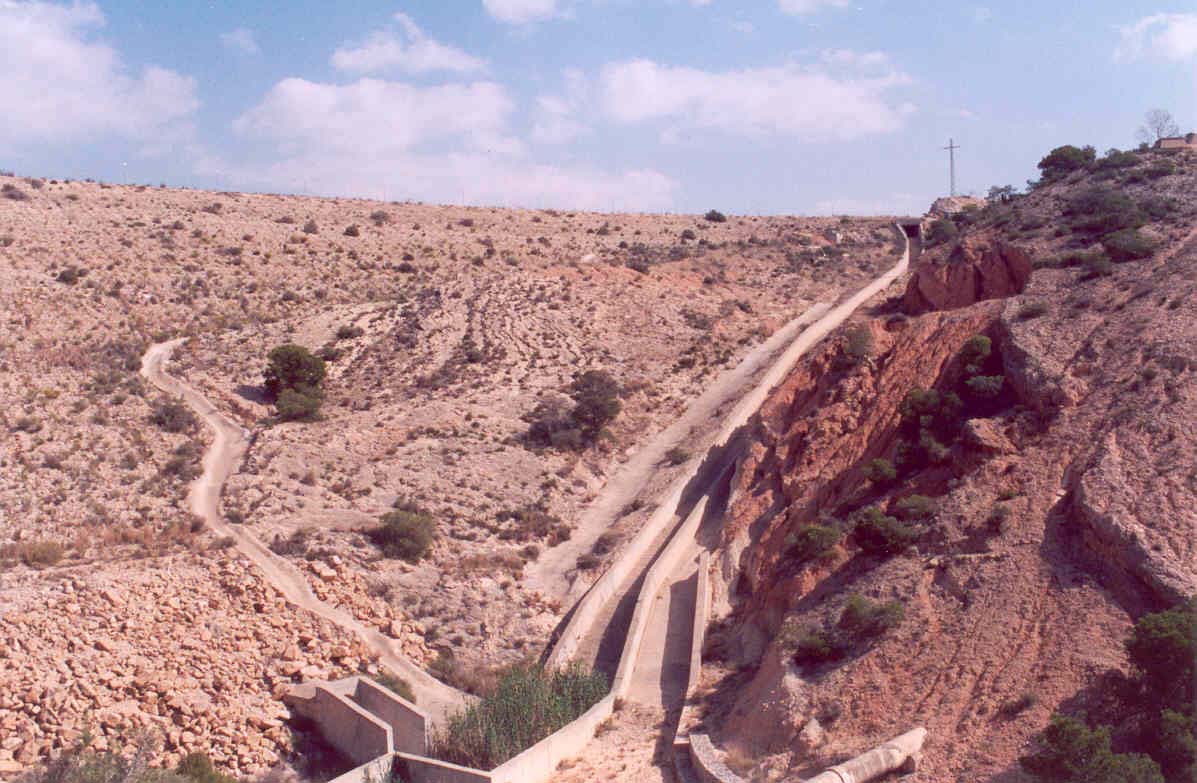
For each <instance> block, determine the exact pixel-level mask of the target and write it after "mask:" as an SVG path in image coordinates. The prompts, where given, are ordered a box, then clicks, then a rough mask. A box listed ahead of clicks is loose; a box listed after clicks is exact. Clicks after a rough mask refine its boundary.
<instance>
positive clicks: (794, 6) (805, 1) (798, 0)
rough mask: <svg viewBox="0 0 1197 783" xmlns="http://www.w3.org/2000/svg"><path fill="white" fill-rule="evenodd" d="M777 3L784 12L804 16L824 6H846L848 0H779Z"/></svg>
mask: <svg viewBox="0 0 1197 783" xmlns="http://www.w3.org/2000/svg"><path fill="white" fill-rule="evenodd" d="M777 4H778V6H779V7H780V8H781V10H782V12H783V13H787V14H794V15H796V16H802V15H805V14H813V13H816V12H818V11H822V10H823V9H824V8H846V7H847V6H848V0H778V2H777Z"/></svg>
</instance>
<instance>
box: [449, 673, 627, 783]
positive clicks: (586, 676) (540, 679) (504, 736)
mask: <svg viewBox="0 0 1197 783" xmlns="http://www.w3.org/2000/svg"><path fill="white" fill-rule="evenodd" d="M607 689H608V684H607V679H606V677H605V676H603V674H601V673H599V672H593V673H591V672H587V671H586V670H585V669H583V668H582V667H581V666H580V665H579V664H572V665H570V666H569V667H567V668H565V669H561V670H558V671H546V670H544V669H542V668H540V667H539V666H535V665H519V666H514V667H512V668H510V669H508V670H507V671H506V672H504V673H503V674H502V675H501V677H500V679H499V683H498V685H497V686H496V687H495V689H494V691H493V692H491V693H488V694H486V695H484V696H483V697H482V698H481V699H480V700H479V701H478V702H476V703H475V704H472V705H471V706H469V707H467V708H466V709H465V711H463V712H459V713H457V714H456V715H453V716H451V717H450V718H449V721H448V724H447V726H446V728H445V729H444V731H443V732H442V733H440V734H439V735H438V736H437V737H436V738H435V740H434V742H433V749H432V755H434V756H436V757H437V758H440V759H443V760H445V761H448V762H451V763H454V764H461V765H463V766H468V767H474V768H475V769H493V768H494V767H497V766H498V765H499V764H502V763H503V762H504V761H507V760H508V759H510V758H512V757H513V756H516V755H517V754H519V753H521V752H522V751H524V750H526V749H527V748H529V747H531V746H532V745H534V744H536V743H537V742H539V741H540V740H542V739H544V738H545V737H547V736H549V735H550V734H552V733H553V732H555V731H557V730H558V729H560V728H561V727H563V726H565V725H566V724H567V723H569V722H571V721H572V720H574V719H575V718H577V717H578V716H580V715H581V714H582V713H584V712H586V710H588V709H590V707H592V706H593V705H594V704H595V703H596V702H598V701H599V700H600V699H602V698H603V696H605V695H606V694H607Z"/></svg>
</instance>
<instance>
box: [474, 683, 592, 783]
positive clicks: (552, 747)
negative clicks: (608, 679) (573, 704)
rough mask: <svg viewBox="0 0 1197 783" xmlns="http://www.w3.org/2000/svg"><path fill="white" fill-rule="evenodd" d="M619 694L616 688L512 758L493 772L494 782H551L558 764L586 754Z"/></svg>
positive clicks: (491, 774) (492, 778)
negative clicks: (584, 750) (577, 716)
mask: <svg viewBox="0 0 1197 783" xmlns="http://www.w3.org/2000/svg"><path fill="white" fill-rule="evenodd" d="M615 699H616V696H615V693H614V689H612V692H611V693H608V694H607V695H606V696H604V697H603V698H602V699H601V700H599V701H598V703H596V704H595V705H594V706H593V707H591V708H590V709H588V710H587V711H586V712H584V713H582V715H581V717H579V718H577V719H576V720H574V721H572V722H570V723H568V724H566V725H565V726H562V727H561V728H560V729H558V730H557V731H555V732H553V733H552V734H550V735H549V736H547V737H545V738H544V739H542V740H541V741H540V742H538V743H536V744H535V745H533V746H532V747H530V748H528V749H527V750H525V751H524V752H523V753H521V754H519V755H518V756H516V757H514V758H512V759H509V760H507V761H505V762H503V763H502V764H500V765H499V766H497V767H495V768H494V770H492V771H491V773H490V776H491V780H493V781H494V783H536V782H537V781H546V780H551V779H552V778H553V775H554V774H556V772H557V765H558V764H560V763H561V762H562V761H564V760H565V759H568V758H573V757H574V756H577V755H578V754H579V753H581V752H582V749H583V748H585V747H586V746H587V745H588V744H590V741H591V740H592V739H594V733H595V731H596V730H598V727H599V725H600V724H601V723H602V722H603V721H605V720H607V719H608V718H610V717H611V715H612V713H613V712H614V711H615Z"/></svg>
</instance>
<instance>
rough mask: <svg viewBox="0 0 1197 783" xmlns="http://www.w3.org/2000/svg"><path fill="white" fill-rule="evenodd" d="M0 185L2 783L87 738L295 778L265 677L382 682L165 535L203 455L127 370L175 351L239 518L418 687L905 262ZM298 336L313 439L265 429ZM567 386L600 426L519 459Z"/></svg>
mask: <svg viewBox="0 0 1197 783" xmlns="http://www.w3.org/2000/svg"><path fill="white" fill-rule="evenodd" d="M0 188H2V191H0V400H2V402H3V404H2V405H0V427H2V428H3V432H4V435H5V437H4V438H3V439H2V440H0V774H4V775H13V774H16V773H17V772H19V771H20V770H22V769H25V768H27V767H28V766H30V765H33V764H36V763H37V762H39V761H41V760H44V759H46V758H48V757H49V756H50V755H51V754H52V753H54V752H55V751H57V750H59V749H62V748H64V747H67V746H69V745H71V744H72V743H74V742H75V741H76V740H77V739H78V738H79V736H80V735H81V734H82V733H84V732H91V733H93V734H95V735H96V737H97V742H98V743H99V745H98V747H107V746H115V745H116V744H117V743H118V742H119V741H120V740H121V739H127V738H129V737H130V736H132V734H134V733H136V732H137V731H139V730H148V731H149V732H150V733H151V734H153V735H155V736H158V737H160V738H161V740H162V741H163V743H164V744H163V748H162V750H161V752H160V754H159V756H158V757H157V758H158V760H159V761H160V762H162V763H174V762H175V761H176V760H177V759H178V758H179V757H180V756H181V755H182V754H183V753H185V752H188V751H192V750H199V751H204V752H206V753H208V754H209V755H210V756H211V758H212V759H213V761H214V762H215V763H216V765H217V767H218V768H219V769H221V770H223V771H225V772H229V773H233V774H249V773H255V772H260V771H262V770H264V769H266V768H268V767H270V766H271V765H273V764H275V763H276V762H277V761H278V760H279V759H280V758H283V759H287V758H291V757H292V744H293V739H292V736H291V734H290V732H289V729H288V727H287V726H285V725H284V724H283V723H282V720H283V719H285V718H286V714H285V712H283V711H282V709H281V704H280V702H278V700H277V697H278V696H279V695H280V693H281V690H282V689H283V688H284V687H285V686H286V685H287V684H289V683H292V682H297V681H300V680H302V679H310V678H320V677H329V676H338V675H341V674H344V673H347V672H351V671H356V670H359V669H364V670H368V671H371V672H376V671H377V667H376V666H375V665H374V663H373V662H372V661H371V656H370V654H369V653H368V651H367V650H365V649H364V648H362V647H361V645H360V644H359V643H358V641H357V640H356V639H355V638H354V637H352V636H351V635H350V634H348V633H346V632H345V631H343V630H342V629H340V628H338V627H335V626H332V625H330V624H328V623H327V622H324V621H320V620H317V619H316V618H314V617H312V616H309V615H306V614H305V613H304V612H301V611H299V610H297V609H295V608H294V607H293V606H290V605H289V604H287V603H285V602H284V601H283V600H282V599H281V597H280V596H278V595H277V594H276V593H274V592H273V591H272V589H271V588H270V587H269V586H268V585H267V584H266V583H265V582H263V581H262V580H261V578H260V574H259V573H258V572H257V571H256V570H254V569H253V567H252V566H250V565H249V563H248V562H247V561H246V560H245V559H244V558H242V557H241V556H240V555H239V554H237V553H236V551H235V550H233V549H230V548H229V542H228V541H227V540H221V539H219V538H217V537H215V536H213V535H212V534H211V533H209V532H206V531H205V530H204V528H203V525H202V524H201V523H200V522H199V521H198V520H196V519H195V518H193V517H192V515H191V514H190V513H189V512H188V511H187V506H186V503H185V497H186V493H187V487H188V483H189V482H190V481H191V480H192V479H193V478H195V477H196V476H197V475H198V474H199V472H200V457H201V454H202V452H203V449H204V447H205V445H206V443H207V441H208V439H209V437H210V436H209V434H208V432H207V431H206V430H205V429H204V428H203V427H201V426H200V424H199V422H198V421H197V420H196V419H195V417H194V416H193V415H192V414H191V413H190V412H189V411H188V410H187V409H186V408H185V407H184V406H181V405H179V404H178V403H177V402H176V401H173V400H171V399H169V398H167V397H165V396H164V395H161V394H159V393H158V392H157V391H156V390H154V389H153V387H151V386H149V385H148V384H147V383H146V382H145V380H144V379H143V378H141V377H140V376H139V374H138V370H139V367H140V364H141V357H142V355H143V353H144V352H145V350H146V348H148V347H149V346H150V345H151V344H153V343H156V342H159V341H162V340H166V339H170V338H174V337H186V338H188V339H187V341H186V342H185V343H184V344H183V345H182V346H181V347H180V348H179V349H178V350H177V352H176V355H175V358H174V360H173V361H172V363H171V364H170V366H169V367H168V369H169V371H170V372H171V373H173V374H176V375H177V376H179V377H181V378H183V379H185V380H187V381H188V382H189V383H191V384H193V385H195V386H196V387H198V388H199V389H201V390H203V391H204V392H205V394H207V395H208V396H209V398H210V399H211V401H212V402H213V403H214V404H215V405H216V407H217V408H218V409H219V410H221V411H222V412H223V413H225V414H226V415H228V416H231V417H232V418H234V419H235V420H236V421H237V422H238V423H240V424H241V425H242V426H244V427H246V428H248V429H249V430H250V433H251V438H252V443H251V447H250V451H249V453H248V456H247V458H246V460H245V463H244V465H243V466H241V467H240V470H239V471H238V472H237V473H235V475H234V476H233V478H232V479H231V481H230V483H229V485H228V486H227V487H226V492H225V497H224V504H225V514H226V516H227V518H228V519H229V521H231V522H233V523H235V524H238V525H242V526H244V529H245V530H247V531H249V532H250V533H251V534H252V535H253V536H255V537H256V538H257V539H258V540H260V541H262V542H264V543H266V544H268V545H270V547H271V549H273V550H274V551H275V552H276V553H278V554H280V555H282V556H283V557H286V558H288V559H289V560H290V561H291V562H292V563H293V564H295V565H297V566H298V567H299V568H300V569H302V571H303V573H304V574H305V575H306V577H307V579H308V581H309V583H310V585H311V587H312V590H313V591H314V592H315V594H316V595H317V596H318V597H320V598H322V599H325V600H326V601H327V602H329V603H330V604H332V605H338V606H341V607H344V608H345V609H347V610H349V611H350V612H351V613H352V614H354V615H355V616H357V617H358V618H359V619H361V620H362V621H364V622H365V623H366V624H368V625H369V626H372V627H374V628H378V629H380V630H382V631H383V632H384V633H385V634H387V635H389V636H391V637H393V638H394V639H396V640H397V641H398V642H399V643H400V645H401V647H402V650H403V651H404V652H405V654H406V655H407V656H408V657H409V658H411V659H412V660H413V661H414V662H416V663H418V664H421V665H425V666H428V667H430V668H432V669H433V670H434V671H435V672H436V673H437V674H438V675H439V676H442V677H445V678H447V679H449V680H451V681H452V682H454V683H455V684H457V685H460V686H462V687H467V688H478V687H483V686H484V685H485V683H486V681H487V678H488V673H489V671H490V670H491V668H492V667H494V666H497V665H501V664H505V663H509V662H511V661H513V660H517V659H520V658H523V657H527V656H535V655H537V654H539V652H540V650H541V648H542V646H543V645H544V643H545V642H546V641H547V638H548V634H549V632H550V631H551V630H552V628H553V627H554V626H555V625H556V624H557V622H558V621H559V620H560V617H561V614H562V612H563V611H564V610H565V608H567V607H566V606H564V605H563V599H564V598H565V591H566V589H568V586H569V584H570V582H571V581H573V580H574V579H575V578H576V577H577V576H583V577H587V578H589V577H590V576H593V574H594V573H595V569H597V568H599V567H600V566H601V564H602V562H603V559H604V558H609V557H612V556H613V553H614V552H617V551H618V546H619V543H620V541H621V539H622V538H623V537H625V536H626V535H628V534H629V532H631V531H634V530H635V529H636V527H637V525H638V523H639V522H640V521H642V520H643V517H644V514H646V513H647V512H648V510H649V509H647V508H644V505H645V504H644V503H642V502H632V503H629V505H628V507H627V509H626V513H624V514H623V515H622V516H621V518H620V519H619V520H618V523H617V525H616V526H614V527H613V528H612V530H610V531H609V534H608V535H605V536H603V537H601V539H600V540H601V544H599V543H598V542H596V545H595V546H594V547H593V548H590V549H587V550H586V551H585V552H583V554H582V555H581V556H580V557H579V558H576V559H571V560H570V561H569V562H567V563H566V564H565V565H564V566H561V567H560V568H559V569H558V570H560V572H561V573H559V574H551V576H554V577H555V578H556V580H555V581H557V582H560V584H562V585H564V586H565V588H561V589H555V590H550V591H547V592H548V593H552V594H546V591H544V590H532V589H528V588H527V587H526V585H524V584H523V581H522V580H523V578H524V573H525V568H526V564H527V563H531V562H535V561H536V560H537V559H538V558H539V557H540V556H541V554H542V553H545V552H549V551H551V550H552V548H553V547H554V545H556V544H558V543H559V542H561V541H562V540H565V539H567V538H568V537H569V536H570V535H571V532H572V529H573V527H574V525H575V524H576V519H577V518H578V516H579V514H580V513H581V512H582V510H584V509H585V508H586V506H587V504H588V503H589V502H590V501H591V500H592V499H593V498H594V496H595V494H596V493H597V492H598V490H599V489H600V488H601V487H602V485H603V483H604V481H605V479H606V478H607V477H608V476H609V475H610V473H611V471H612V470H613V469H614V468H615V467H616V466H617V465H618V464H619V463H620V462H621V461H622V460H623V459H624V458H625V457H626V456H627V455H629V454H631V453H632V452H633V451H634V450H635V447H636V446H637V444H640V443H642V442H644V441H645V440H646V439H648V438H649V437H651V436H652V435H653V434H654V433H656V432H658V431H660V430H661V429H662V428H664V427H665V426H666V425H668V424H669V423H670V422H672V421H673V420H674V419H676V418H677V416H678V415H679V414H680V413H681V412H682V411H683V410H684V409H685V407H686V405H687V403H688V402H690V401H691V400H693V399H694V398H695V397H696V396H697V395H698V394H699V393H700V392H701V391H702V390H703V389H704V387H705V386H706V385H707V384H709V383H710V382H712V381H713V379H714V378H715V377H717V376H718V375H719V373H720V372H722V371H723V370H724V369H725V368H728V367H732V366H734V365H735V364H736V363H737V362H738V361H739V360H740V359H741V358H743V357H744V356H746V355H748V354H749V353H750V352H752V351H753V350H755V349H758V347H759V346H760V345H761V343H762V341H763V340H764V338H766V337H767V336H768V335H770V334H772V333H773V332H774V331H775V330H777V329H778V328H779V327H781V326H782V325H783V324H785V323H786V322H787V321H789V320H790V319H792V318H794V317H796V316H798V315H799V314H801V313H802V312H803V310H804V309H806V308H807V307H808V306H809V305H810V304H812V303H814V302H816V301H834V300H836V299H837V298H839V296H840V295H841V294H842V293H844V292H846V291H849V290H853V289H854V288H856V287H858V286H859V285H860V284H861V283H862V282H863V281H865V280H868V279H871V278H872V277H873V276H875V273H876V271H877V270H879V269H881V268H884V267H886V266H888V265H889V264H890V263H891V262H892V258H893V253H894V246H893V237H892V232H891V231H890V230H889V221H887V220H885V219H870V220H847V219H801V218H784V217H776V218H757V217H736V216H732V217H728V218H724V216H722V215H720V214H718V213H712V214H710V215H708V216H706V217H704V216H683V215H676V216H674V215H669V216H646V215H611V214H607V215H599V214H585V213H566V212H554V211H517V210H501V209H482V208H456V207H436V206H426V205H418V204H392V203H379V202H367V201H354V200H333V199H315V198H300V197H291V196H271V195H246V194H234V193H210V192H200V191H188V190H176V189H165V188H152V187H142V186H115V185H105V184H98V183H90V182H55V181H48V180H39V179H26V178H15V177H6V176H0ZM288 342H293V343H298V344H300V345H303V346H306V347H307V348H309V349H311V351H313V352H316V353H318V354H319V355H320V356H321V357H323V359H324V360H325V361H326V366H327V377H326V379H325V381H324V384H323V386H324V401H323V406H322V408H321V410H320V414H319V416H317V417H315V418H314V419H313V420H310V421H292V422H280V421H279V420H278V419H277V418H276V416H275V409H274V406H272V405H271V404H270V403H269V401H268V400H267V398H266V396H265V395H264V390H263V388H262V383H263V369H264V368H265V365H266V357H267V354H268V352H269V351H270V350H271V349H272V348H274V347H275V346H278V345H280V344H283V343H288ZM588 370H594V371H601V372H602V373H604V374H605V376H606V377H609V378H611V379H613V381H614V383H615V393H616V396H617V398H618V402H619V405H620V411H619V413H618V415H617V416H615V418H614V419H612V420H611V421H610V423H609V424H608V426H607V427H606V428H605V429H603V430H602V431H601V432H600V433H598V435H597V438H596V440H595V442H594V443H592V444H588V443H575V442H573V441H569V442H565V443H558V444H556V447H552V446H549V447H545V446H542V445H538V444H537V443H531V442H528V441H527V440H526V438H525V435H526V433H527V432H528V430H529V425H530V422H531V421H534V420H536V419H537V417H538V416H539V417H540V418H541V420H543V419H544V417H545V416H548V415H549V414H551V413H553V412H554V411H556V412H557V413H558V414H560V412H562V411H567V410H568V406H569V405H570V404H572V403H571V401H570V400H569V398H568V397H567V396H566V395H567V394H568V393H569V391H570V384H571V382H572V381H573V379H574V378H575V376H577V375H578V374H579V373H582V372H585V371H588ZM716 423H717V421H716ZM708 434H709V433H707V432H706V431H705V430H703V429H702V428H701V427H698V428H696V429H695V431H694V432H693V433H692V439H693V441H694V443H695V444H701V442H702V440H703V438H705V437H707V436H708ZM697 447H698V446H697V445H696V448H697ZM684 451H685V444H683V445H682V446H679V448H678V452H677V453H671V457H670V459H669V460H667V461H666V462H665V463H663V464H662V465H661V466H659V467H660V470H661V473H662V475H663V476H664V477H666V478H667V476H668V471H669V469H670V463H671V462H672V461H673V460H676V459H682V458H684ZM661 480H662V481H664V480H665V478H662V479H661ZM397 504H398V506H399V507H400V510H402V511H403V513H409V514H415V515H418V516H420V517H422V518H428V519H431V520H432V522H431V531H432V534H433V535H432V543H431V547H430V549H429V551H428V552H427V554H426V555H425V556H424V557H423V558H419V559H417V558H410V559H412V560H418V562H407V561H406V560H403V559H399V558H395V557H384V553H383V551H382V550H380V548H379V547H378V546H377V539H376V537H375V535H374V534H375V532H376V531H377V529H378V524H379V518H380V516H381V515H383V514H384V513H386V512H388V511H390V510H392V509H393V508H395V507H396V505H397ZM554 568H556V566H554ZM548 570H553V569H548ZM545 579H546V583H547V581H549V580H548V578H547V577H545Z"/></svg>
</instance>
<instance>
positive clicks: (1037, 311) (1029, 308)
mask: <svg viewBox="0 0 1197 783" xmlns="http://www.w3.org/2000/svg"><path fill="white" fill-rule="evenodd" d="M1046 313H1047V304H1046V303H1045V302H1027V303H1026V304H1025V305H1023V306H1022V307H1020V308H1018V313H1017V314H1016V317H1017V318H1018V320H1020V321H1030V320H1031V319H1033V318H1038V317H1039V316H1041V315H1045V314H1046Z"/></svg>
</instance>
